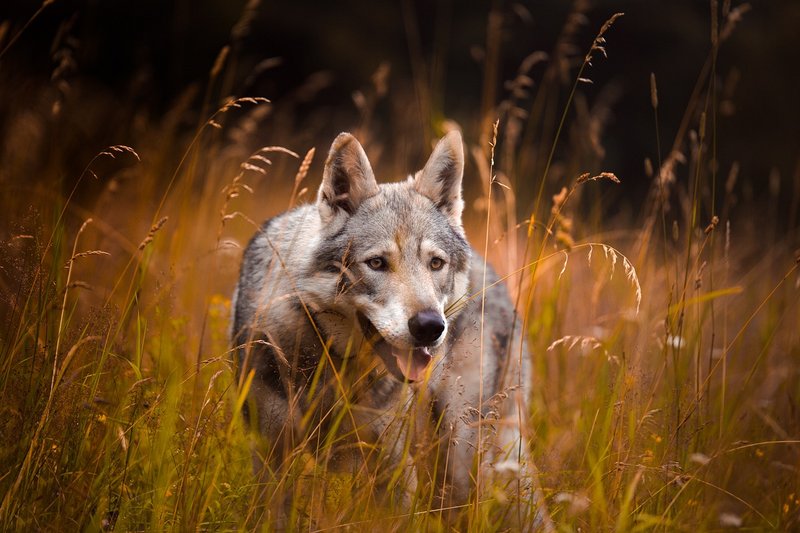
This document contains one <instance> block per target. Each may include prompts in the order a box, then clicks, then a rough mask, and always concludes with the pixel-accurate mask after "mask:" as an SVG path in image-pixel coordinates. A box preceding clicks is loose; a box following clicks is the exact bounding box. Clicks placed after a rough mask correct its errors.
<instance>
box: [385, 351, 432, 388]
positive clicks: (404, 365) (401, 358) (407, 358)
mask: <svg viewBox="0 0 800 533" xmlns="http://www.w3.org/2000/svg"><path fill="white" fill-rule="evenodd" d="M394 357H395V359H397V366H398V367H399V368H400V372H402V373H403V375H404V376H405V377H406V379H408V380H409V381H419V380H421V379H422V378H423V377H425V369H426V368H428V365H429V364H430V362H431V359H432V358H433V357H432V356H431V353H430V352H429V351H428V349H427V348H414V349H413V350H411V351H410V352H405V353H403V354H398V353H395V354H394Z"/></svg>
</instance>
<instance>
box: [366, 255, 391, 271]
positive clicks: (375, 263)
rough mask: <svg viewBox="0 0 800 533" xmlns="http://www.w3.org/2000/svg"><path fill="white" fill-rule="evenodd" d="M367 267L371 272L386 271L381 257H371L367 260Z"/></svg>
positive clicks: (384, 261) (384, 262)
mask: <svg viewBox="0 0 800 533" xmlns="http://www.w3.org/2000/svg"><path fill="white" fill-rule="evenodd" d="M367 266H368V267H370V268H371V269H372V270H386V266H387V265H386V259H384V258H383V257H372V258H370V259H367Z"/></svg>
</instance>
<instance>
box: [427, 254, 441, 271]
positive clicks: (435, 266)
mask: <svg viewBox="0 0 800 533" xmlns="http://www.w3.org/2000/svg"><path fill="white" fill-rule="evenodd" d="M430 265H431V270H441V269H442V268H443V267H444V259H442V258H441V257H432V258H431V262H430Z"/></svg>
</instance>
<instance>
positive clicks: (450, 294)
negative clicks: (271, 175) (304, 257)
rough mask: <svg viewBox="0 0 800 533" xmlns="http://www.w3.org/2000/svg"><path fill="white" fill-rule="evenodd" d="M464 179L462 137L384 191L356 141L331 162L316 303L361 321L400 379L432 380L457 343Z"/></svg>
mask: <svg viewBox="0 0 800 533" xmlns="http://www.w3.org/2000/svg"><path fill="white" fill-rule="evenodd" d="M463 170H464V152H463V146H462V141H461V135H460V134H459V133H458V132H451V133H449V134H448V135H446V136H445V137H444V138H443V139H441V140H440V141H439V143H438V144H437V146H436V148H435V149H434V151H433V153H432V155H431V157H430V159H429V160H428V162H427V163H426V165H425V167H424V168H423V169H422V170H421V171H419V172H418V173H417V174H416V175H415V176H413V177H409V178H408V180H406V181H405V182H398V183H388V184H382V185H378V184H377V182H376V180H375V175H374V173H373V171H372V167H371V165H370V163H369V160H368V159H367V155H366V153H365V152H364V149H363V148H362V147H361V145H360V144H359V143H358V141H357V140H356V139H355V137H353V136H352V135H350V134H348V133H342V134H340V135H339V136H338V137H337V138H336V140H335V141H334V142H333V145H332V146H331V149H330V153H329V155H328V159H327V161H326V163H325V170H324V173H323V179H322V185H321V186H320V189H319V193H318V197H317V208H318V210H319V216H320V220H321V232H322V235H321V236H320V241H319V242H320V243H322V244H321V246H320V247H319V249H318V251H317V257H316V261H315V265H316V268H317V272H316V277H317V278H318V279H317V280H316V281H318V283H315V284H314V287H316V288H317V290H318V293H317V294H315V295H314V300H315V301H316V302H317V303H318V304H319V305H320V306H326V305H330V304H331V303H333V305H334V306H335V307H336V309H337V311H339V312H340V313H342V314H344V315H345V316H346V317H348V319H349V320H352V321H353V323H354V325H357V327H358V328H359V329H360V331H361V333H362V334H363V336H364V338H365V340H366V341H367V342H368V343H370V345H371V346H372V349H373V351H374V352H375V353H376V354H377V355H378V356H379V357H380V358H381V360H382V361H383V363H384V364H385V365H386V368H387V369H388V370H389V372H390V373H391V374H392V375H393V376H395V377H396V378H397V379H400V380H406V381H418V380H420V379H422V378H423V377H424V375H425V372H426V370H427V369H428V368H429V367H430V363H431V360H432V358H433V357H434V355H435V354H436V352H437V350H436V349H437V348H438V347H440V346H441V345H442V344H443V342H444V340H445V337H446V335H447V331H448V321H447V316H446V310H447V309H448V308H449V307H450V306H452V304H453V303H455V302H456V301H457V300H458V299H459V298H461V297H463V296H464V295H465V293H466V291H467V271H468V267H469V245H468V244H467V242H466V240H465V238H464V232H463V229H462V226H461V212H462V209H463V200H462V198H461V180H462V175H463ZM320 278H321V279H320Z"/></svg>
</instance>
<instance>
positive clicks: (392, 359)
mask: <svg viewBox="0 0 800 533" xmlns="http://www.w3.org/2000/svg"><path fill="white" fill-rule="evenodd" d="M356 314H357V316H358V323H359V325H360V326H361V330H362V332H363V333H364V338H366V339H367V342H369V343H370V344H371V345H372V348H373V349H374V350H375V352H377V354H378V355H379V356H380V358H381V359H382V360H383V363H384V364H385V365H386V368H387V369H388V370H389V372H390V373H391V374H392V375H393V376H394V377H395V378H397V379H398V380H399V381H408V382H411V383H413V382H415V381H420V380H421V379H423V378H424V377H425V370H426V369H427V368H428V365H430V363H431V360H432V359H433V355H432V354H431V352H430V348H429V347H428V346H417V347H415V348H397V347H395V346H393V345H391V344H389V342H387V341H386V339H384V338H383V336H382V335H381V334H380V332H378V330H377V328H376V327H375V326H373V325H372V322H370V321H369V319H368V318H367V317H366V316H364V315H363V314H362V313H361V312H360V311H358V312H357V313H356Z"/></svg>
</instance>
